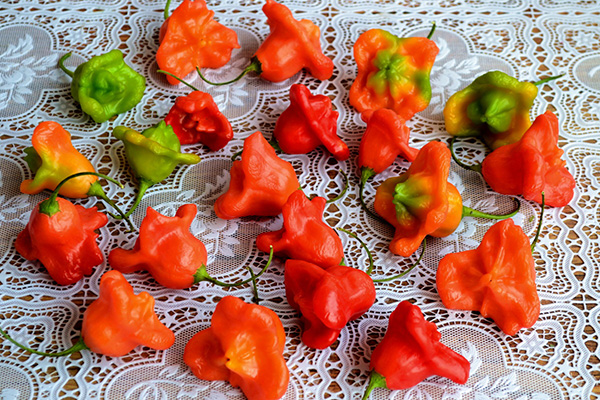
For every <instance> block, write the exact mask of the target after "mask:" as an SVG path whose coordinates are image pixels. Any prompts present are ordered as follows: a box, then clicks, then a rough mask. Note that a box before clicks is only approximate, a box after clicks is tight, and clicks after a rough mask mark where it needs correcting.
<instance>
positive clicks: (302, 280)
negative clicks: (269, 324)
mask: <svg viewBox="0 0 600 400" xmlns="http://www.w3.org/2000/svg"><path fill="white" fill-rule="evenodd" d="M284 283H285V293H286V297H287V300H288V303H290V305H291V306H292V308H294V309H295V310H298V311H300V313H301V314H302V323H303V324H304V332H303V333H302V342H303V343H304V344H305V345H307V346H308V347H310V348H313V349H324V348H327V347H329V346H331V344H332V343H333V342H335V341H336V339H337V338H338V336H339V334H340V331H341V330H342V329H343V328H344V327H345V326H346V324H347V323H348V322H349V321H353V320H355V319H357V318H359V317H360V316H361V315H363V314H364V313H365V312H367V311H368V310H369V308H371V306H372V305H373V303H374V302H375V285H374V284H373V280H372V279H371V277H369V275H367V274H366V273H364V272H363V271H361V270H358V269H355V268H351V267H347V266H344V265H337V263H336V264H331V265H330V266H329V267H328V268H327V269H323V268H322V267H321V266H319V265H315V264H312V263H310V262H306V261H302V260H287V261H286V263H285V277H284Z"/></svg>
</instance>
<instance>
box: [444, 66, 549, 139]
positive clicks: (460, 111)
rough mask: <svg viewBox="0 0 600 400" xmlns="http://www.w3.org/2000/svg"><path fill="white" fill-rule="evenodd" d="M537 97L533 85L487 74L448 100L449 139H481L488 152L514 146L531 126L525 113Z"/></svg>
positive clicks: (502, 75) (507, 77) (506, 76)
mask: <svg viewBox="0 0 600 400" xmlns="http://www.w3.org/2000/svg"><path fill="white" fill-rule="evenodd" d="M537 93H538V89H537V86H536V85H535V84H533V83H530V82H519V81H518V80H517V79H516V78H513V77H512V76H509V75H507V74H505V73H504V72H501V71H490V72H487V73H485V74H483V75H481V76H480V77H478V78H476V79H475V80H474V81H473V82H472V83H471V84H470V85H469V86H467V87H466V88H465V89H463V90H461V91H459V92H457V93H455V94H454V95H452V96H451V97H450V98H449V99H448V101H447V102H446V106H445V107H444V120H445V122H446V130H447V131H448V133H449V134H450V135H452V136H481V137H482V138H483V140H484V141H485V142H486V143H487V145H488V146H489V147H490V148H491V149H492V150H494V149H497V148H499V147H501V146H504V145H507V144H510V143H515V142H516V141H518V140H519V139H520V138H521V136H523V134H524V133H525V131H526V130H527V129H528V128H529V126H530V125H531V120H530V119H529V110H530V109H531V106H532V105H533V101H534V99H535V97H536V96H537Z"/></svg>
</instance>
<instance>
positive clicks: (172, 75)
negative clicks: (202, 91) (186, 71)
mask: <svg viewBox="0 0 600 400" xmlns="http://www.w3.org/2000/svg"><path fill="white" fill-rule="evenodd" d="M156 72H160V73H161V74H165V75H169V76H170V77H171V78H175V79H177V80H178V81H179V82H181V83H183V84H184V85H185V86H187V87H189V88H190V89H192V90H193V91H194V92H199V90H198V89H197V88H195V87H194V86H192V85H190V84H189V83H187V82H186V81H184V80H183V79H181V78H180V77H178V76H177V75H174V74H172V73H170V72H167V71H163V70H162V69H159V70H158V71H156Z"/></svg>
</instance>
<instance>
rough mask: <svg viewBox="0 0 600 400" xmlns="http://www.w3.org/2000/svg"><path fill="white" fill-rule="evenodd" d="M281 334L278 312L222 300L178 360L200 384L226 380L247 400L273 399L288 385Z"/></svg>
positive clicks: (278, 396)
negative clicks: (190, 371)
mask: <svg viewBox="0 0 600 400" xmlns="http://www.w3.org/2000/svg"><path fill="white" fill-rule="evenodd" d="M284 346H285V332H284V330H283V325H282V324H281V321H280V320H279V317H278V316H277V314H275V313H274V312H273V311H271V310H269V309H268V308H266V307H263V306H259V305H256V304H246V303H244V301H242V300H240V299H238V298H237V297H233V296H226V297H223V298H222V299H221V300H220V301H219V303H218V304H217V307H216V309H215V312H214V313H213V316H212V320H211V326H210V328H208V329H205V330H203V331H200V332H198V333H197V334H196V335H194V337H192V339H191V340H190V341H189V342H188V344H187V345H186V346H185V351H184V353H183V361H184V362H185V363H186V364H187V365H188V366H189V367H190V368H191V369H192V372H193V373H194V375H196V376H197V377H198V378H200V379H203V380H210V381H213V380H227V381H229V382H230V383H231V384H232V385H233V386H234V387H240V388H241V389H242V391H243V392H244V394H245V395H246V397H247V398H248V400H275V399H279V398H281V397H282V396H283V395H284V394H285V392H286V390H287V387H288V382H289V370H288V368H287V365H286V363H285V359H284V358H283V350H284Z"/></svg>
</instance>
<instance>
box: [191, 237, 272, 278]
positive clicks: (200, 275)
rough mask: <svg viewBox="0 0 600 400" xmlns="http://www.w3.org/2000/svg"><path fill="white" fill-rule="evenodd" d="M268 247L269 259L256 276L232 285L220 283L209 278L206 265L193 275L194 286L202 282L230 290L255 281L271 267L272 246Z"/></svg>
mask: <svg viewBox="0 0 600 400" xmlns="http://www.w3.org/2000/svg"><path fill="white" fill-rule="evenodd" d="M270 247H271V250H270V251H269V259H268V260H267V264H266V265H265V266H264V267H263V269H261V270H260V272H259V273H258V274H256V275H254V274H252V276H251V277H250V278H248V279H246V280H243V281H238V282H234V283H225V282H221V281H219V280H217V279H215V278H213V277H212V276H210V275H209V274H208V272H207V271H206V265H202V266H201V267H200V268H198V270H197V271H196V273H195V274H194V284H196V283H198V282H202V281H208V282H210V283H213V284H215V285H217V286H221V287H226V288H230V287H235V286H241V285H245V284H246V283H248V282H250V281H252V280H256V278H258V277H259V276H261V275H262V274H263V273H264V272H265V271H266V270H267V268H269V266H270V265H271V261H273V246H270Z"/></svg>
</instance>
